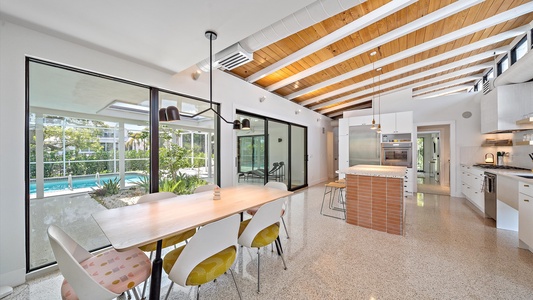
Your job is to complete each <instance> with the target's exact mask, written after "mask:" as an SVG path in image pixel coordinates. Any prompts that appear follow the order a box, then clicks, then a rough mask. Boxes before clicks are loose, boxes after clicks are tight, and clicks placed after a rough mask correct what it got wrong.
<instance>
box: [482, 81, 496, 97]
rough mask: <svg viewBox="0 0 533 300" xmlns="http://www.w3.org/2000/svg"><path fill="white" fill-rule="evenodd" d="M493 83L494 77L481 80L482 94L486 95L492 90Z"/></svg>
mask: <svg viewBox="0 0 533 300" xmlns="http://www.w3.org/2000/svg"><path fill="white" fill-rule="evenodd" d="M493 83H494V78H491V79H489V80H487V81H485V82H483V95H486V94H488V93H489V92H490V91H492V88H493Z"/></svg>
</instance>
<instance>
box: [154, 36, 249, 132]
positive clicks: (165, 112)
mask: <svg viewBox="0 0 533 300" xmlns="http://www.w3.org/2000/svg"><path fill="white" fill-rule="evenodd" d="M205 37H206V38H207V39H208V40H209V108H207V109H205V110H203V111H201V112H199V113H197V114H195V115H193V116H191V118H194V117H196V116H199V115H201V114H203V113H205V112H208V111H212V112H213V113H214V114H215V115H217V116H218V117H219V118H220V119H222V120H223V121H224V122H226V123H228V124H232V125H233V129H235V130H240V129H241V125H242V129H250V120H248V119H243V120H242V124H241V121H240V120H234V121H233V122H230V121H227V120H226V119H224V117H222V116H221V115H220V114H219V113H218V112H217V111H216V110H215V109H213V41H214V40H216V39H217V34H216V32H214V31H211V30H208V31H206V32H205ZM176 115H177V119H176V118H174V117H175V116H176ZM165 117H166V118H165ZM179 119H180V118H179V111H178V108H177V107H175V106H169V107H167V108H166V109H165V108H162V109H160V110H159V121H174V120H179Z"/></svg>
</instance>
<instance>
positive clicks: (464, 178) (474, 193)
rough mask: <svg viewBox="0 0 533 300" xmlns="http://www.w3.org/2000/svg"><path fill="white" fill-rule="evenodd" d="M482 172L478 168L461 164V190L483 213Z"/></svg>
mask: <svg viewBox="0 0 533 300" xmlns="http://www.w3.org/2000/svg"><path fill="white" fill-rule="evenodd" d="M483 173H484V171H483V170H482V169H479V168H475V167H471V166H467V165H461V191H462V192H463V194H464V195H465V197H466V199H468V201H470V202H471V203H472V204H474V206H476V207H477V208H478V209H479V210H480V211H481V212H482V213H483V214H484V213H485V195H484V193H483V179H484V177H483Z"/></svg>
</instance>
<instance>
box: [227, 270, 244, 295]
mask: <svg viewBox="0 0 533 300" xmlns="http://www.w3.org/2000/svg"><path fill="white" fill-rule="evenodd" d="M229 272H230V273H231V278H233V283H235V288H236V289H237V293H238V294H239V299H241V300H242V296H241V291H239V286H238V285H237V281H236V280H235V276H234V275H233V270H232V269H231V268H229Z"/></svg>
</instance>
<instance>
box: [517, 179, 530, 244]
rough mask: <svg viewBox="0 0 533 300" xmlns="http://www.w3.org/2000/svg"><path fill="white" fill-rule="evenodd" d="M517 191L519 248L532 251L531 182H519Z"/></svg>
mask: <svg viewBox="0 0 533 300" xmlns="http://www.w3.org/2000/svg"><path fill="white" fill-rule="evenodd" d="M519 192H520V193H519V195H518V197H519V199H518V200H519V202H518V239H520V247H521V248H529V250H530V251H532V252H533V184H529V183H526V182H520V186H519ZM523 244H526V245H523Z"/></svg>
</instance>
